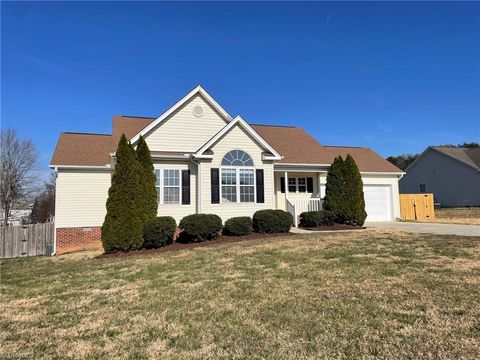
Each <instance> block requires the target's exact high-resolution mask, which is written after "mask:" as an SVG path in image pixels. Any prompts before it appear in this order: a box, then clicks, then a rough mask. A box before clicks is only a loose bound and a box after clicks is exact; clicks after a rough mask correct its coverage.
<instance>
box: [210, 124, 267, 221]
mask: <svg viewBox="0 0 480 360" xmlns="http://www.w3.org/2000/svg"><path fill="white" fill-rule="evenodd" d="M212 150H213V152H214V158H213V160H212V161H211V162H204V163H202V165H201V176H202V181H201V194H200V196H201V208H200V211H201V212H202V213H212V214H217V215H219V216H220V217H221V218H222V220H223V221H225V220H228V219H230V218H232V217H236V216H252V215H253V213H254V212H255V211H257V210H260V209H273V208H275V201H274V200H275V198H274V191H273V164H272V162H269V161H262V152H263V151H264V150H263V149H262V148H261V147H260V146H259V145H258V144H257V143H256V142H255V140H253V139H252V138H251V137H250V135H248V134H247V133H246V132H245V131H244V130H243V129H242V128H241V127H240V126H239V125H236V126H234V127H233V128H232V129H231V130H230V131H229V132H228V133H227V134H226V135H225V136H224V137H223V138H222V139H220V140H219V141H218V142H217V143H216V144H215V145H214V146H213V147H212ZM231 150H243V151H245V152H246V153H248V154H249V155H250V156H251V157H252V159H253V163H254V167H255V169H263V174H264V181H265V184H264V188H265V202H264V203H260V204H259V203H225V204H224V203H221V200H220V204H212V203H211V188H210V186H211V185H210V169H211V168H220V167H221V161H222V159H223V156H224V155H225V154H226V153H227V152H229V151H231ZM237 196H238V194H237Z"/></svg>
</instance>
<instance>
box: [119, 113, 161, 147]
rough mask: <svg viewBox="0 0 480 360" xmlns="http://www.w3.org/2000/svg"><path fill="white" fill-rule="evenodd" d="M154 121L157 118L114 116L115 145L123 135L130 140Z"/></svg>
mask: <svg viewBox="0 0 480 360" xmlns="http://www.w3.org/2000/svg"><path fill="white" fill-rule="evenodd" d="M154 120H155V118H147V117H138V116H125V115H120V116H114V117H113V118H112V136H113V141H114V143H115V144H118V142H119V141H120V137H121V136H122V134H125V136H126V137H127V139H129V140H130V139H131V138H132V137H134V136H135V135H137V134H138V133H139V132H140V131H141V130H142V129H144V128H145V127H146V126H147V125H150V123H151V122H152V121H154Z"/></svg>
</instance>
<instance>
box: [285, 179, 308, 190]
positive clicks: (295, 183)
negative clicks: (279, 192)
mask: <svg viewBox="0 0 480 360" xmlns="http://www.w3.org/2000/svg"><path fill="white" fill-rule="evenodd" d="M288 192H301V193H305V192H307V179H306V178H304V177H301V178H296V177H289V178H288Z"/></svg>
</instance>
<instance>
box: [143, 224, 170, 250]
mask: <svg viewBox="0 0 480 360" xmlns="http://www.w3.org/2000/svg"><path fill="white" fill-rule="evenodd" d="M176 229H177V223H176V222H175V219H174V218H173V217H171V216H160V217H157V218H155V219H152V220H149V221H147V223H146V224H145V227H144V228H143V247H144V248H145V249H156V248H161V247H164V246H166V245H169V244H171V243H172V242H173V236H174V234H175V230H176Z"/></svg>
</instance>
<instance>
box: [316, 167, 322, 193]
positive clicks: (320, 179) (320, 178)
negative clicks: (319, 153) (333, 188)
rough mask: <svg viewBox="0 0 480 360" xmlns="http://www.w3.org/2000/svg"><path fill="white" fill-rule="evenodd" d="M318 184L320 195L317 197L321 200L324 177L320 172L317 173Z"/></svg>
mask: <svg viewBox="0 0 480 360" xmlns="http://www.w3.org/2000/svg"><path fill="white" fill-rule="evenodd" d="M317 184H318V189H317V191H318V194H317V196H318V197H319V198H321V197H322V190H321V188H322V186H321V185H322V177H321V176H320V173H319V172H318V173H317Z"/></svg>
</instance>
